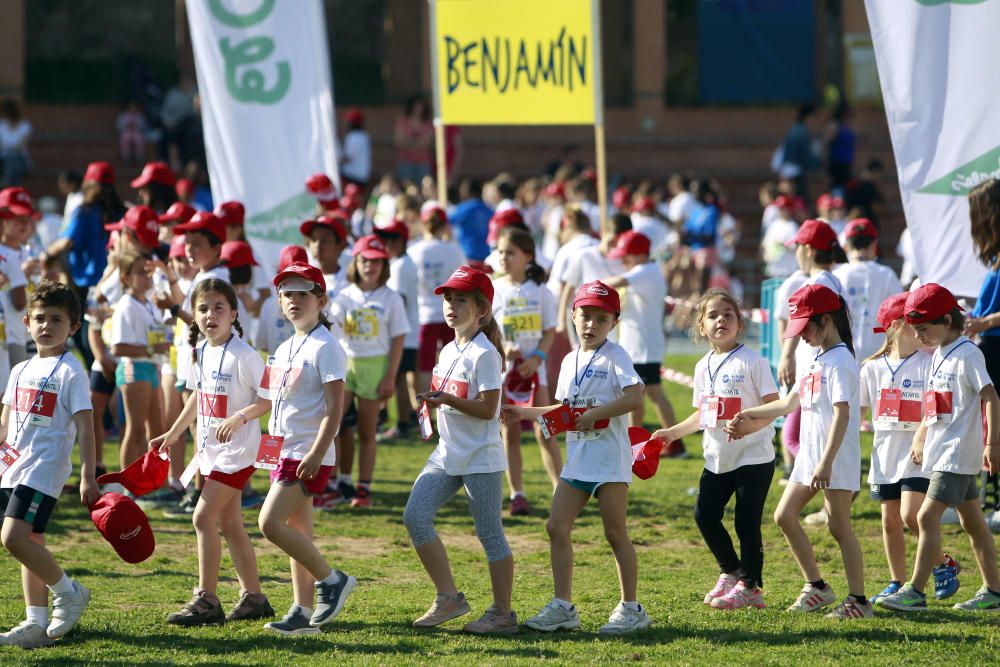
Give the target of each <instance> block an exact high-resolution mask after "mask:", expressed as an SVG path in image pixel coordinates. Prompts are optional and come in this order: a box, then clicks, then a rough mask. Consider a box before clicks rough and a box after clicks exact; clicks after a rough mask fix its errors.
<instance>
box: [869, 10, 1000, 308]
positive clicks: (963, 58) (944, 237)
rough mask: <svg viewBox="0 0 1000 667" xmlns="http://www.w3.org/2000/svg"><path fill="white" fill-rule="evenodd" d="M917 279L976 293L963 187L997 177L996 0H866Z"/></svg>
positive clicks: (977, 274) (999, 16)
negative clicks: (914, 254)
mask: <svg viewBox="0 0 1000 667" xmlns="http://www.w3.org/2000/svg"><path fill="white" fill-rule="evenodd" d="M865 8H866V9H867V11H868V23H869V24H870V26H871V32H872V41H873V43H874V45H875V59H876V62H877V64H878V73H879V80H880V81H881V85H882V96H883V98H884V100H885V113H886V117H887V119H888V121H889V133H890V135H891V136H892V148H893V151H894V152H895V154H896V168H897V170H898V172H899V189H900V192H901V194H902V199H903V209H904V211H905V213H906V222H907V225H908V227H909V228H910V234H911V236H912V237H913V245H914V249H915V251H916V269H917V273H918V275H919V276H920V279H921V280H922V281H923V282H937V283H940V284H942V285H944V286H945V287H947V288H948V289H950V290H951V291H952V292H955V293H956V294H960V295H965V296H975V295H977V294H979V288H980V286H981V285H982V281H983V278H984V275H985V271H986V268H985V267H984V266H983V265H982V264H980V263H979V261H978V260H977V259H976V257H975V252H974V251H973V247H972V237H971V235H970V232H969V205H968V198H967V197H968V194H969V190H971V189H972V188H974V187H975V186H976V185H978V184H979V183H982V182H983V181H985V180H989V179H993V178H1000V123H997V118H996V114H997V111H996V109H997V100H998V99H1000V40H998V39H997V28H998V26H1000V2H997V1H996V0H895V1H894V2H887V1H885V0H865Z"/></svg>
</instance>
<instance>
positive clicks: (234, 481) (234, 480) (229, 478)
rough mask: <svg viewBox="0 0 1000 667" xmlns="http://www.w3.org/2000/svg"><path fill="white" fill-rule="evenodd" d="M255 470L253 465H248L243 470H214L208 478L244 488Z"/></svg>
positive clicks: (233, 486)
mask: <svg viewBox="0 0 1000 667" xmlns="http://www.w3.org/2000/svg"><path fill="white" fill-rule="evenodd" d="M255 470H256V468H254V467H253V466H247V467H246V468H244V469H243V470H237V471H236V472H222V471H221V470H213V471H212V472H210V473H209V474H208V478H209V479H214V480H215V481H216V482H218V483H219V484H225V485H226V486H228V487H232V488H234V489H240V490H242V489H243V487H244V486H245V485H246V483H247V480H248V479H250V477H251V476H252V475H253V473H254V471H255Z"/></svg>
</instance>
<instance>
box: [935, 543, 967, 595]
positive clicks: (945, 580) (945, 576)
mask: <svg viewBox="0 0 1000 667" xmlns="http://www.w3.org/2000/svg"><path fill="white" fill-rule="evenodd" d="M944 557H945V561H944V563H942V564H941V565H938V566H937V567H935V568H934V597H935V598H937V599H938V600H944V599H947V598H950V597H951V596H952V595H954V594H955V593H957V592H958V588H959V586H961V584H960V583H959V581H958V573H959V572H961V571H962V568H961V566H959V564H958V561H957V560H955V559H954V558H952V557H951V556H949V555H948V554H945V555H944Z"/></svg>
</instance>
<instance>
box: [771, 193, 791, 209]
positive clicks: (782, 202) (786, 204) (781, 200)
mask: <svg viewBox="0 0 1000 667" xmlns="http://www.w3.org/2000/svg"><path fill="white" fill-rule="evenodd" d="M774 205H775V206H777V207H778V208H794V207H795V202H794V201H793V200H792V198H791V197H789V196H788V195H778V196H777V197H775V198H774Z"/></svg>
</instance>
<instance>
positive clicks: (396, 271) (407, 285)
mask: <svg viewBox="0 0 1000 667" xmlns="http://www.w3.org/2000/svg"><path fill="white" fill-rule="evenodd" d="M417 282H418V278H417V265H416V264H414V263H413V259H412V258H410V256H409V255H407V254H406V253H404V254H402V255H400V256H399V257H396V258H395V259H393V260H392V261H391V262H389V282H388V283H386V284H387V285H388V286H389V289H392V290H395V292H396V293H397V294H399V296H400V297H401V298H402V299H403V307H404V309H405V310H406V322H407V323H408V324H409V325H410V331H409V332H408V333H407V334H406V338H404V339H403V349H404V350H416V349H417V348H418V347H419V341H418V337H419V334H420V316H419V315H418V314H417Z"/></svg>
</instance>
